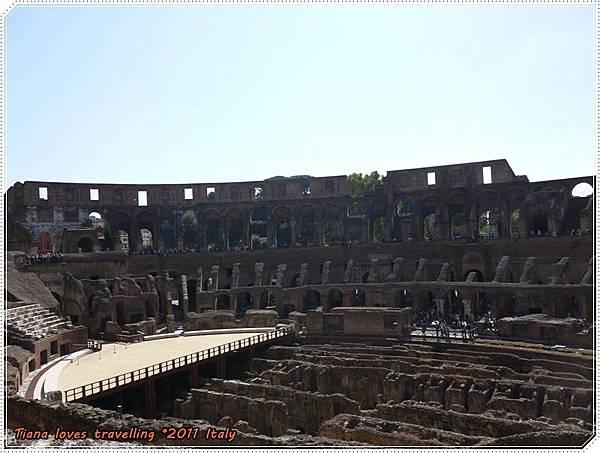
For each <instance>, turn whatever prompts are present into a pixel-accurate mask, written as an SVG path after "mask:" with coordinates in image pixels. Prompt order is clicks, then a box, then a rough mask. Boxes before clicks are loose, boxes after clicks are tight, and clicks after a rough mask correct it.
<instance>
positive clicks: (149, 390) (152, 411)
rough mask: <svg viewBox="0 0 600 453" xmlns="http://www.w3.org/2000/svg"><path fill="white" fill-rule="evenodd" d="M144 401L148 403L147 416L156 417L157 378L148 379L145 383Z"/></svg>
mask: <svg viewBox="0 0 600 453" xmlns="http://www.w3.org/2000/svg"><path fill="white" fill-rule="evenodd" d="M144 403H145V405H146V418H155V417H156V386H155V379H154V378H149V379H146V383H145V384H144Z"/></svg>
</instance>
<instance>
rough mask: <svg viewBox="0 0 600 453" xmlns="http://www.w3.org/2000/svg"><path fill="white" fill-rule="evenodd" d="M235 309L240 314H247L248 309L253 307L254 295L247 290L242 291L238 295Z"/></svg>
mask: <svg viewBox="0 0 600 453" xmlns="http://www.w3.org/2000/svg"><path fill="white" fill-rule="evenodd" d="M235 307H236V309H235V311H236V313H239V314H245V313H246V312H247V311H248V310H251V309H252V307H253V301H252V295H251V294H250V293H249V292H247V291H244V292H241V293H239V294H238V295H237V297H236V303H235Z"/></svg>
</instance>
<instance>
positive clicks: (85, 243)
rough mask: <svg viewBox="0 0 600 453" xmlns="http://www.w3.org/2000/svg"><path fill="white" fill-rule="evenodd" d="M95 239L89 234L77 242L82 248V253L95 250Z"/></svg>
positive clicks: (78, 246)
mask: <svg viewBox="0 0 600 453" xmlns="http://www.w3.org/2000/svg"><path fill="white" fill-rule="evenodd" d="M94 242H95V241H94V240H93V239H92V238H90V237H89V236H84V237H82V238H81V239H79V242H77V248H78V249H81V252H82V253H90V252H93V251H94Z"/></svg>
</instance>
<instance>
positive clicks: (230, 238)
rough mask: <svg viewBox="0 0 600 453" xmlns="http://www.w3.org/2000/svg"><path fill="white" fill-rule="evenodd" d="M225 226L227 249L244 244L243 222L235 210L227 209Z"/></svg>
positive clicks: (239, 213)
mask: <svg viewBox="0 0 600 453" xmlns="http://www.w3.org/2000/svg"><path fill="white" fill-rule="evenodd" d="M225 223H226V225H227V245H228V247H229V248H239V247H241V246H242V243H243V242H244V222H243V221H242V214H241V212H240V211H239V210H238V209H236V208H232V209H228V210H227V212H226V213H225Z"/></svg>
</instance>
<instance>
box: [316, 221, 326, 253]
mask: <svg viewBox="0 0 600 453" xmlns="http://www.w3.org/2000/svg"><path fill="white" fill-rule="evenodd" d="M315 227H316V229H317V240H318V244H317V245H318V246H319V247H323V245H324V244H325V225H324V224H323V222H322V221H321V220H315Z"/></svg>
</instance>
